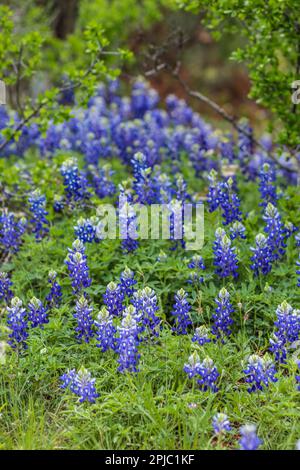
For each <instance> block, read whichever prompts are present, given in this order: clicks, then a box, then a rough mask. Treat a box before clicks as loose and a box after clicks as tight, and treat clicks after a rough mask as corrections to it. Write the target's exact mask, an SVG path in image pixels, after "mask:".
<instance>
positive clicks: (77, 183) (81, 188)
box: [60, 158, 90, 201]
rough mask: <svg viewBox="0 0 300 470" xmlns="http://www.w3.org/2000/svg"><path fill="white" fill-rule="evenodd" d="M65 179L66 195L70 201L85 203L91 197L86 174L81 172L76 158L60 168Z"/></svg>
mask: <svg viewBox="0 0 300 470" xmlns="http://www.w3.org/2000/svg"><path fill="white" fill-rule="evenodd" d="M60 173H61V175H62V176H63V179H64V187H65V193H66V197H67V199H68V201H83V200H85V199H88V198H89V197H90V193H89V192H88V182H87V178H86V175H85V173H84V172H80V171H79V168H78V163H77V161H76V160H75V159H74V158H70V159H69V160H67V161H65V162H64V163H63V165H62V166H61V168H60Z"/></svg>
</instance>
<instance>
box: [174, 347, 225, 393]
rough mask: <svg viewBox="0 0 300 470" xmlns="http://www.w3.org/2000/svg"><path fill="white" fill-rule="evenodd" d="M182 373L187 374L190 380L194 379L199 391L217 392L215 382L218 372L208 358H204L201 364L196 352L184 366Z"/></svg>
mask: <svg viewBox="0 0 300 470" xmlns="http://www.w3.org/2000/svg"><path fill="white" fill-rule="evenodd" d="M183 370H184V372H186V373H187V374H188V377H189V378H190V379H192V378H194V377H196V378H197V383H198V385H199V388H200V390H202V391H203V392H206V391H207V390H211V391H212V392H217V391H218V388H217V386H216V382H217V380H218V377H219V375H220V374H219V372H218V370H217V368H216V366H215V365H214V362H213V360H212V359H210V357H206V358H205V359H204V360H203V361H202V362H201V361H200V358H199V356H198V354H197V353H196V352H194V353H193V354H192V355H191V356H190V357H189V360H188V363H187V364H185V365H184V368H183Z"/></svg>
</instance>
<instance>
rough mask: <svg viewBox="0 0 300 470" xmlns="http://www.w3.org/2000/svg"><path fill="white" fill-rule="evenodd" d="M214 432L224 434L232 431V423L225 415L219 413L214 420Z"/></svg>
mask: <svg viewBox="0 0 300 470" xmlns="http://www.w3.org/2000/svg"><path fill="white" fill-rule="evenodd" d="M212 425H213V430H214V433H215V434H217V435H218V434H223V433H225V432H227V431H231V426H230V421H229V419H228V416H227V415H226V414H225V413H217V414H216V415H215V416H214V417H213V420H212Z"/></svg>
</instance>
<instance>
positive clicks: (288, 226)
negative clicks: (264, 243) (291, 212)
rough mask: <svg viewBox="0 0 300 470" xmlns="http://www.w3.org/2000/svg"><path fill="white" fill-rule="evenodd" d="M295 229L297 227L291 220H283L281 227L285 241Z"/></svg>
mask: <svg viewBox="0 0 300 470" xmlns="http://www.w3.org/2000/svg"><path fill="white" fill-rule="evenodd" d="M296 230H297V227H295V225H294V224H293V223H292V222H285V224H284V227H283V236H284V239H285V241H286V240H288V239H289V238H290V237H291V236H292V235H293V233H295V232H296Z"/></svg>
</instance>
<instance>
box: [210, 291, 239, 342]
mask: <svg viewBox="0 0 300 470" xmlns="http://www.w3.org/2000/svg"><path fill="white" fill-rule="evenodd" d="M215 301H216V304H217V308H216V310H215V312H216V313H215V314H213V315H212V319H213V321H214V324H213V326H212V334H213V335H215V336H216V337H217V338H223V337H224V336H229V335H230V334H231V329H230V326H231V325H232V324H233V320H232V318H231V314H232V312H234V309H233V307H232V305H231V303H230V295H229V292H228V291H227V290H226V289H225V287H223V289H221V290H220V292H219V295H218V297H217V298H216V299H215Z"/></svg>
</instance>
